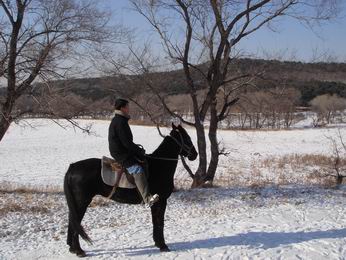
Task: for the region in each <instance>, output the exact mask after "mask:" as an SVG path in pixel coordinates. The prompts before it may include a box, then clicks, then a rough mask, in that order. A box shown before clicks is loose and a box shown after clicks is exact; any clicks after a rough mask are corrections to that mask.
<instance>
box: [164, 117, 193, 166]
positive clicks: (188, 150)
mask: <svg viewBox="0 0 346 260" xmlns="http://www.w3.org/2000/svg"><path fill="white" fill-rule="evenodd" d="M169 135H170V136H171V137H172V138H173V139H174V140H175V141H176V143H177V144H178V145H179V146H180V152H179V155H182V156H184V157H187V158H188V159H189V160H190V161H194V160H195V159H196V158H197V155H198V153H197V151H196V149H195V146H194V145H193V143H192V141H191V137H190V136H189V134H188V133H187V132H186V130H185V129H184V128H183V127H182V126H181V125H178V126H175V125H174V124H173V123H172V131H171V133H170V134H169Z"/></svg>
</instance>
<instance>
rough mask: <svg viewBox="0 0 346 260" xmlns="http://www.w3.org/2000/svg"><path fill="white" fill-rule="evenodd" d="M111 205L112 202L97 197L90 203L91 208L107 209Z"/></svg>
mask: <svg viewBox="0 0 346 260" xmlns="http://www.w3.org/2000/svg"><path fill="white" fill-rule="evenodd" d="M110 203H112V201H111V200H109V199H106V198H104V197H101V196H96V197H94V199H93V200H92V202H91V203H90V207H91V208H96V207H107V206H109V204H110Z"/></svg>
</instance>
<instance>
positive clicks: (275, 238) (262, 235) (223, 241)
mask: <svg viewBox="0 0 346 260" xmlns="http://www.w3.org/2000/svg"><path fill="white" fill-rule="evenodd" d="M344 237H346V228H344V229H332V230H325V231H311V232H304V231H300V232H287V233H285V232H248V233H243V234H237V235H234V236H224V237H215V238H207V239H198V240H193V241H184V242H175V243H171V244H169V246H170V248H171V249H172V250H173V251H186V250H192V249H213V248H217V247H225V246H241V245H243V246H248V247H255V248H262V249H270V248H275V247H278V246H282V245H288V244H295V243H301V242H306V241H311V240H315V239H329V238H331V239H332V238H344ZM121 250H123V253H125V254H126V255H128V256H135V255H148V254H157V253H159V250H158V249H157V248H154V247H151V246H145V247H136V248H123V249H121Z"/></svg>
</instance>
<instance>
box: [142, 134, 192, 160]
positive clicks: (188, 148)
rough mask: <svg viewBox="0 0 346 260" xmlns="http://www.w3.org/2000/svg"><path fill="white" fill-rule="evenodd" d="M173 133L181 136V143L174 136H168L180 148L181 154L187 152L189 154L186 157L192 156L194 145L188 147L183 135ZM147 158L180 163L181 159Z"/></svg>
mask: <svg viewBox="0 0 346 260" xmlns="http://www.w3.org/2000/svg"><path fill="white" fill-rule="evenodd" d="M173 131H175V132H177V133H178V134H179V137H180V143H179V141H178V140H177V139H176V138H175V137H174V136H171V135H167V136H166V137H170V138H172V139H173V140H174V142H175V143H176V144H177V145H178V146H179V147H180V151H179V154H181V152H182V151H185V152H186V153H187V155H186V157H189V156H190V155H191V150H192V148H193V144H192V145H191V146H188V145H187V144H185V143H184V138H183V135H182V134H181V133H180V132H179V131H177V130H173ZM146 157H149V158H152V159H157V160H166V161H178V160H179V159H174V158H165V157H154V156H149V155H146Z"/></svg>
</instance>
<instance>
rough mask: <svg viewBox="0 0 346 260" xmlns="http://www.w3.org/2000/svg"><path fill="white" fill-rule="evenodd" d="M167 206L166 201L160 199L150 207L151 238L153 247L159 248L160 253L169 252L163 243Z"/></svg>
mask: <svg viewBox="0 0 346 260" xmlns="http://www.w3.org/2000/svg"><path fill="white" fill-rule="evenodd" d="M166 206H167V200H166V199H162V200H161V198H160V200H159V201H158V202H157V203H155V204H154V205H153V206H152V207H151V216H152V221H153V238H154V242H155V246H157V247H158V248H160V251H161V252H168V251H170V250H169V248H168V246H167V245H166V243H165V238H164V235H163V228H164V221H165V211H166Z"/></svg>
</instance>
